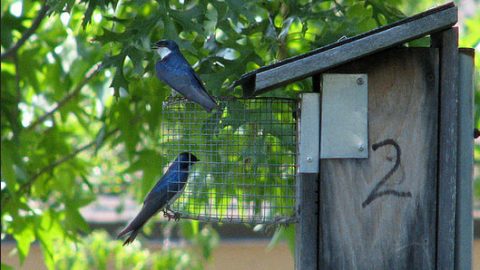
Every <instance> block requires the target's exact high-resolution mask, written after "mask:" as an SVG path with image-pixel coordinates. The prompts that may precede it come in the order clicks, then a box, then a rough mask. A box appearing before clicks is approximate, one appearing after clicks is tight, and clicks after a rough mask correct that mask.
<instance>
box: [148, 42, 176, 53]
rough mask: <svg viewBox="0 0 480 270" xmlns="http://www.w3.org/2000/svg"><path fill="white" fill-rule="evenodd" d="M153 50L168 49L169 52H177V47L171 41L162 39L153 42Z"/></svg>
mask: <svg viewBox="0 0 480 270" xmlns="http://www.w3.org/2000/svg"><path fill="white" fill-rule="evenodd" d="M153 48H154V49H158V48H168V49H169V50H172V51H173V50H178V45H177V43H175V41H173V40H169V39H162V40H160V41H157V42H155V45H153Z"/></svg>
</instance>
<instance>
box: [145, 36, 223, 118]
mask: <svg viewBox="0 0 480 270" xmlns="http://www.w3.org/2000/svg"><path fill="white" fill-rule="evenodd" d="M153 49H155V50H156V51H157V53H158V54H159V55H160V60H159V61H158V62H157V63H156V64H155V69H156V71H157V77H158V78H159V79H160V80H162V81H164V82H165V83H166V84H168V85H169V86H170V87H172V88H173V89H174V90H175V91H177V92H179V93H180V94H182V95H184V96H185V97H186V98H187V99H189V100H191V101H193V102H196V103H198V104H200V105H201V106H202V107H203V108H205V110H206V111H207V112H210V111H211V110H212V109H213V108H215V107H217V103H216V102H215V100H214V99H213V97H212V96H210V95H209V94H208V93H207V91H206V90H205V87H204V86H203V82H202V80H201V79H200V77H198V75H197V74H196V73H195V71H194V70H193V69H192V67H191V66H190V65H189V64H188V62H187V60H186V59H185V57H183V55H182V53H181V52H180V50H179V49H178V45H177V43H175V41H173V40H160V41H158V42H157V43H155V45H154V46H153Z"/></svg>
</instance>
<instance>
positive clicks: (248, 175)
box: [161, 98, 297, 224]
mask: <svg viewBox="0 0 480 270" xmlns="http://www.w3.org/2000/svg"><path fill="white" fill-rule="evenodd" d="M296 109H297V102H296V100H293V99H280V98H255V99H234V98H229V99H226V98H224V99H221V100H220V101H219V109H217V110H215V111H213V112H211V113H207V112H205V111H204V110H203V109H202V108H201V107H200V106H199V105H197V104H194V103H192V102H189V101H187V100H185V99H178V98H177V99H170V100H168V101H167V102H165V103H164V105H163V110H162V115H161V120H162V124H161V134H162V137H161V138H162V139H161V145H162V147H161V149H162V151H163V154H164V157H165V158H166V159H167V160H174V159H175V157H176V156H177V155H178V154H179V153H182V152H190V153H192V154H194V155H195V156H196V157H197V158H198V159H199V160H200V161H199V162H197V163H196V164H195V165H193V166H192V167H191V169H190V173H189V177H188V180H187V181H186V184H185V189H184V191H183V193H182V194H181V195H180V196H179V197H178V198H177V199H176V200H175V201H174V202H172V204H171V205H170V208H171V210H173V211H174V212H177V213H178V214H180V216H181V217H182V218H191V219H197V220H203V221H216V222H225V223H251V224H272V223H275V224H279V223H291V222H295V221H296V213H295V194H296V192H295V191H296V188H295V174H296V165H295V164H296V150H297V143H296V134H297V132H296V128H297V125H296V117H295V112H296Z"/></svg>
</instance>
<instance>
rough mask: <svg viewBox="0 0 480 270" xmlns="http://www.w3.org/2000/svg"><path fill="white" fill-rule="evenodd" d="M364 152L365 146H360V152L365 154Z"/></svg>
mask: <svg viewBox="0 0 480 270" xmlns="http://www.w3.org/2000/svg"><path fill="white" fill-rule="evenodd" d="M363 150H365V146H364V145H363V144H360V145H359V146H358V151H360V152H363Z"/></svg>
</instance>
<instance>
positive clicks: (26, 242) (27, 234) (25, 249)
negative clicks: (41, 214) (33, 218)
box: [13, 220, 35, 264]
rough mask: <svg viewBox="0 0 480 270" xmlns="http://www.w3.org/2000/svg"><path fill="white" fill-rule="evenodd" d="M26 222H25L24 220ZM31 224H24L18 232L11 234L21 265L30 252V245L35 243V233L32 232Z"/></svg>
mask: <svg viewBox="0 0 480 270" xmlns="http://www.w3.org/2000/svg"><path fill="white" fill-rule="evenodd" d="M25 221H26V222H28V221H27V220H25ZM32 225H33V224H31V223H30V224H28V223H27V224H24V226H22V228H21V229H20V231H16V232H15V233H14V234H13V238H15V240H16V241H17V249H18V254H19V255H20V257H19V258H20V262H21V263H22V264H23V262H24V261H25V258H26V257H27V256H28V253H29V252H30V245H31V244H32V242H33V241H35V233H34V231H33V227H32Z"/></svg>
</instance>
